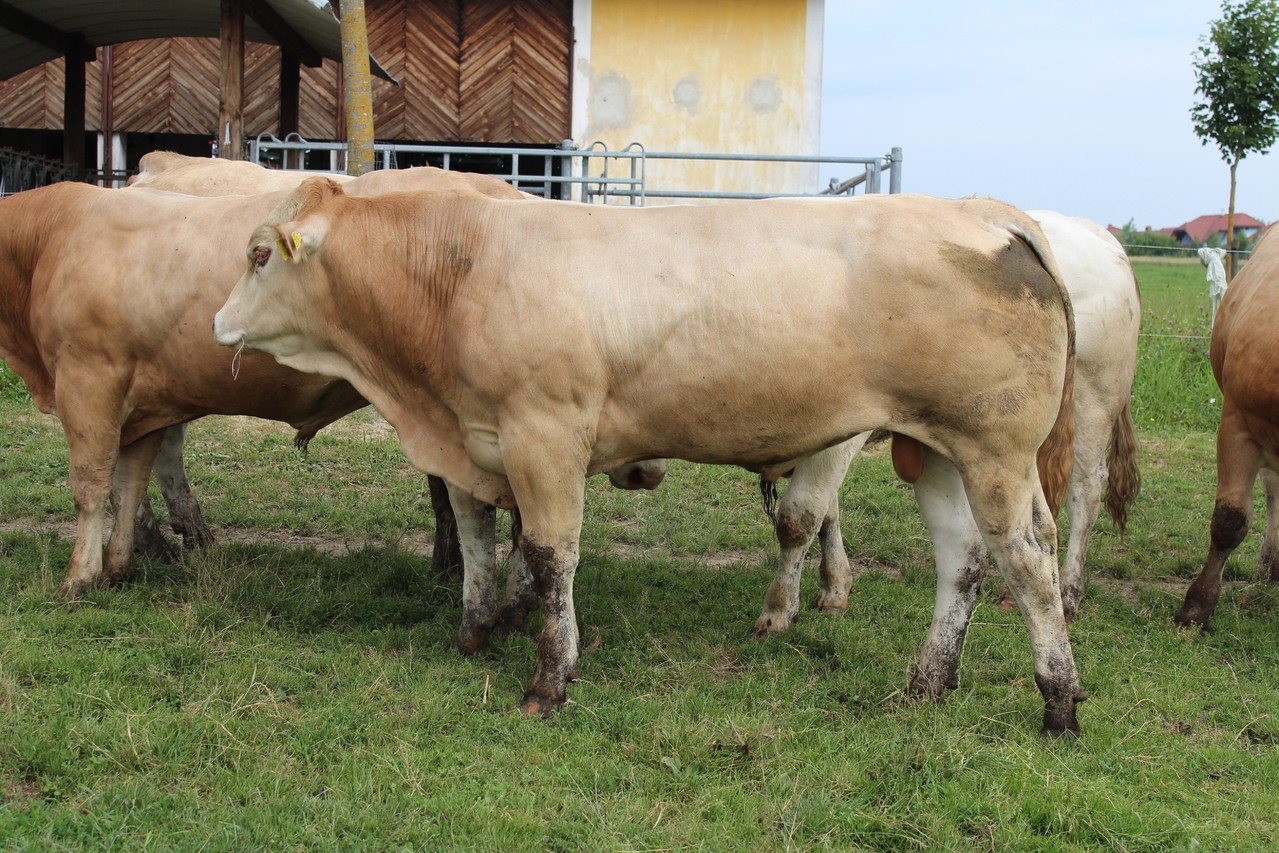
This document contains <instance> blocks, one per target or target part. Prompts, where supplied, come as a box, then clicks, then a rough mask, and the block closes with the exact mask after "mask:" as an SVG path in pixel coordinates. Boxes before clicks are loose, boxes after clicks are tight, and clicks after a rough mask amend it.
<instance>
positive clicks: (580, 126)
mask: <svg viewBox="0 0 1279 853" xmlns="http://www.w3.org/2000/svg"><path fill="white" fill-rule="evenodd" d="M228 2H229V0H223V2H222V6H223V7H224V11H225V6H226V5H227V3H228ZM237 2H244V3H245V4H246V7H245V8H246V12H247V19H248V20H249V23H250V27H249V28H248V30H246V37H247V38H248V44H247V45H246V47H245V60H244V69H245V70H244V84H243V141H244V142H245V145H246V147H245V149H244V152H243V153H245V154H246V155H247V153H248V143H249V142H250V141H256V140H262V142H263V143H264V144H263V146H262V147H261V148H260V149H258V150H257V153H258V155H259V156H261V157H263V158H265V159H268V160H269V159H272V158H275V159H279V158H281V156H282V153H281V152H282V150H283V149H282V148H281V147H279V146H275V147H273V143H275V142H279V141H283V140H286V139H289V140H298V139H299V138H300V139H302V140H306V141H307V142H309V143H315V146H312V147H311V148H310V149H308V150H309V151H310V152H311V153H310V154H309V155H308V156H309V159H308V160H307V165H308V166H309V167H312V168H330V167H335V168H340V164H339V165H338V166H334V164H333V161H332V160H331V159H328V160H326V159H324V158H325V157H326V156H327V155H326V154H325V149H324V148H323V144H324V143H333V144H336V143H339V142H341V141H342V140H343V139H344V138H345V136H346V128H345V126H344V119H343V103H342V99H343V87H342V71H341V64H340V62H339V61H337V60H336V59H335V58H331V57H329V56H322V55H321V56H316V57H314V60H313V62H311V63H307V64H299V62H298V57H297V55H296V54H297V51H296V50H291V49H290V48H289V47H288V46H287V45H286V46H285V47H281V46H280V44H278V43H271V42H273V41H274V42H281V39H279V38H273V37H272V36H271V34H270V33H266V34H265V35H262V34H258V35H256V36H255V34H254V33H255V30H254V28H253V26H252V25H253V22H254V21H256V20H257V18H258V17H264V16H269V15H270V14H271V10H272V8H273V6H274V5H281V4H283V0H237ZM294 2H303V3H305V2H307V0H294ZM310 2H313V3H319V4H320V5H321V6H323V0H310ZM25 5H29V6H32V8H33V9H34V8H36V7H38V6H39V5H40V4H33V3H27V4H25ZM45 5H48V4H45ZM181 5H188V4H181ZM189 5H191V6H197V5H198V6H204V7H208V8H209V9H210V10H212V11H217V4H216V3H210V2H207V0H206V2H203V3H198V2H196V0H192V2H191V3H190V4H189ZM333 5H334V6H336V0H334V3H333ZM22 6H24V3H7V4H5V5H4V6H3V7H0V29H10V30H12V29H14V27H13V25H12V20H11V19H12V16H13V15H14V14H22V12H21V8H20V7H22ZM365 9H366V17H367V25H368V34H369V49H370V53H371V55H372V56H373V57H374V60H375V63H376V65H375V72H376V71H377V70H378V68H380V69H384V71H385V73H384V74H382V75H381V76H376V77H375V79H374V81H373V113H374V115H373V118H374V134H375V137H376V139H377V141H378V142H379V144H381V145H383V146H390V147H391V148H393V149H394V150H395V155H394V165H398V166H407V165H416V164H418V163H423V162H438V160H439V156H438V154H437V153H435V152H430V153H428V152H422V151H415V150H413V149H414V147H415V146H419V147H420V146H445V147H448V148H451V149H458V153H457V154H456V155H454V157H455V158H454V160H453V162H452V163H451V165H452V166H453V167H454V168H472V169H474V170H476V171H495V170H499V167H501V164H497V163H494V162H493V158H494V156H496V155H494V154H492V153H476V154H474V155H473V156H472V157H471V162H470V163H468V162H467V156H466V155H467V149H474V150H476V151H477V152H480V151H482V152H491V151H492V149H494V148H499V149H500V148H509V147H517V148H521V149H530V148H531V149H535V150H537V149H542V150H547V151H551V150H556V149H560V150H563V148H565V147H569V148H576V149H590V148H591V147H592V146H595V150H597V151H598V150H608V151H620V150H622V149H626V148H627V146H632V145H634V147H633V149H632V150H640V151H643V152H653V153H657V152H672V153H678V154H680V155H684V156H683V157H682V159H672V160H667V161H664V162H658V161H660V160H661V158H657V159H656V160H654V161H653V162H651V163H650V165H648V170H649V173H648V178H649V181H650V182H651V183H652V182H656V183H662V185H664V186H668V187H675V188H678V187H681V186H684V187H690V186H696V187H698V188H700V189H703V190H712V191H716V190H718V191H732V190H743V189H748V190H751V191H755V192H812V191H814V190H815V189H816V181H817V166H816V165H815V164H814V163H812V162H798V163H796V162H789V163H769V162H759V161H734V160H710V159H703V158H702V157H701V155H706V154H731V155H742V154H752V155H765V156H781V155H784V156H787V157H792V158H794V157H800V158H811V157H813V156H815V155H818V154H819V150H818V140H819V136H818V134H819V130H820V111H821V95H820V93H821V56H822V25H823V2H822V0H769V2H751V3H741V2H734V0H697V2H691V3H690V2H681V1H680V0H516V2H498V0H366V3H365ZM334 25H336V21H335V22H334ZM85 58H86V59H87V60H89V61H87V62H86V63H85V96H84V128H85V133H86V146H85V151H86V154H85V158H84V159H85V165H86V167H87V171H89V172H91V173H98V174H99V175H102V176H104V177H107V178H110V177H119V175H120V174H121V173H127V172H130V171H133V170H136V167H137V162H138V159H139V158H140V157H141V156H142V155H143V154H145V153H146V152H148V151H152V150H156V149H170V150H176V151H180V152H183V153H187V154H192V155H206V154H209V153H210V150H211V148H212V147H213V146H214V142H215V139H216V133H215V128H216V127H217V125H218V109H219V66H220V45H219V40H218V39H217V38H213V37H183V38H163V39H160V38H144V39H139V40H130V41H123V42H119V43H114V44H107V45H103V46H101V47H99V48H98V49H97V50H91V51H89V52H88V55H86V56H85ZM65 71H66V59H65V58H64V57H57V58H53V59H49V60H48V61H43V62H40V63H39V64H35V65H33V66H32V67H26V68H24V69H22V70H18V71H16V72H13V71H12V66H10V67H9V68H7V69H3V70H0V73H4V74H7V75H10V76H7V79H4V80H3V81H0V149H14V150H17V151H26V152H31V153H32V154H37V155H42V156H45V157H51V158H57V157H59V156H60V154H61V151H62V128H63V126H64V110H63V83H64V79H65ZM294 80H295V82H293V81H294ZM294 86H295V87H296V94H294V89H293V87H294ZM290 134H293V136H290ZM331 147H333V145H330V148H331ZM687 155H693V156H692V157H691V158H690V157H688V156H687ZM458 157H460V158H461V159H460V161H459V160H458V159H456V158H458ZM499 159H500V157H499ZM111 173H117V174H116V175H114V176H113V175H112V174H111Z"/></svg>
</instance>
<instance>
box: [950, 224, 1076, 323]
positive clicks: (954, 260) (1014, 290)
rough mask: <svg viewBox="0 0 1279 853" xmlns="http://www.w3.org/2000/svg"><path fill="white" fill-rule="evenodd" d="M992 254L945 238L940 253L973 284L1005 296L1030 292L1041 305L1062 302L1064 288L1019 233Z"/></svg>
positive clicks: (1022, 296)
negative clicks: (1060, 286) (1062, 288)
mask: <svg viewBox="0 0 1279 853" xmlns="http://www.w3.org/2000/svg"><path fill="white" fill-rule="evenodd" d="M1010 236H1012V239H1010V240H1009V242H1008V243H1007V244H1006V245H1005V246H1004V247H1003V248H1002V249H1000V250H999V251H997V252H996V253H994V254H993V255H988V254H986V253H985V252H981V251H979V250H977V249H974V248H972V247H971V246H962V245H960V244H958V243H951V242H949V241H945V242H943V243H942V244H941V249H940V251H939V254H940V255H941V257H942V260H944V261H946V263H948V264H950V265H951V266H952V267H954V268H955V270H956V271H958V272H959V273H960V274H961V275H963V276H964V277H965V278H967V279H968V280H969V281H971V282H972V283H973V284H975V285H977V286H978V287H980V288H983V289H985V290H987V291H989V292H991V293H994V294H996V295H998V296H1001V297H1003V298H1005V299H1014V300H1019V299H1024V298H1025V297H1027V296H1029V297H1031V298H1032V299H1034V300H1035V301H1036V302H1038V303H1039V304H1040V305H1041V306H1043V307H1047V306H1050V305H1059V304H1061V289H1060V288H1059V287H1058V286H1057V282H1056V281H1054V280H1053V277H1052V276H1051V275H1049V274H1048V270H1046V269H1044V265H1043V264H1042V263H1040V262H1039V256H1038V255H1036V254H1035V250H1034V249H1032V248H1031V247H1030V245H1029V244H1028V243H1027V242H1026V241H1025V240H1023V239H1022V238H1021V237H1019V236H1016V235H1010Z"/></svg>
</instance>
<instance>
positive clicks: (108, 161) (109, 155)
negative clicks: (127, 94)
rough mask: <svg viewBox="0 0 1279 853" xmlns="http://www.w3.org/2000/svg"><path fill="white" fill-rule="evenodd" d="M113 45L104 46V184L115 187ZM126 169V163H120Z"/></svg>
mask: <svg viewBox="0 0 1279 853" xmlns="http://www.w3.org/2000/svg"><path fill="white" fill-rule="evenodd" d="M113 54H114V51H113V50H112V46H111V45H109V44H108V45H106V46H104V47H103V48H102V122H101V124H102V126H101V127H100V128H99V130H101V132H102V175H103V180H102V186H104V187H114V186H115V185H116V184H115V181H114V180H111V178H112V175H111V173H112V172H114V171H115V68H114V67H113V63H112V59H113V58H114V57H113ZM120 168H121V169H124V164H123V163H121V164H120Z"/></svg>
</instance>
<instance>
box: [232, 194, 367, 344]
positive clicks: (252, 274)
mask: <svg viewBox="0 0 1279 853" xmlns="http://www.w3.org/2000/svg"><path fill="white" fill-rule="evenodd" d="M341 195H342V189H341V187H339V186H338V185H337V184H336V183H334V182H333V181H331V180H329V179H328V178H323V177H317V178H310V179H308V180H306V181H304V182H302V184H300V185H299V186H298V188H297V189H296V190H295V191H294V192H292V193H291V194H290V195H289V197H288V198H287V199H286V200H285V201H284V203H283V204H281V205H280V207H279V208H277V209H276V210H275V211H274V212H273V213H272V214H271V216H270V217H268V219H267V221H266V222H264V223H263V224H262V225H260V226H258V227H257V228H256V229H255V230H254V232H253V236H252V237H251V238H250V240H249V244H248V247H247V249H246V252H245V256H246V261H247V267H246V269H245V272H244V274H243V275H242V276H241V277H240V280H239V281H238V282H236V285H235V288H234V289H233V290H232V291H231V295H230V296H229V297H228V298H227V301H226V303H225V304H224V305H223V306H222V308H221V309H220V310H219V311H218V313H217V314H216V315H215V316H214V318H213V334H214V338H215V339H216V340H217V342H218V344H220V345H221V346H225V347H236V348H240V349H248V350H263V351H265V352H269V353H271V354H272V355H274V356H276V357H277V358H283V357H289V356H294V355H297V354H298V353H302V352H305V351H307V350H308V349H310V348H311V347H312V345H313V343H314V342H313V341H312V340H311V338H312V337H313V334H314V329H313V328H312V329H308V328H307V324H305V323H300V322H299V320H300V319H301V318H303V317H305V316H307V315H309V314H312V313H313V309H314V307H315V304H314V303H315V302H316V293H315V286H314V284H315V281H316V280H317V279H319V278H322V277H323V270H322V269H321V268H320V264H319V263H317V262H316V257H317V255H318V254H319V251H320V248H321V247H322V246H323V244H324V240H325V237H326V236H327V235H328V224H329V217H328V215H327V214H326V212H325V210H324V207H325V204H326V203H327V202H329V201H330V200H331V199H333V198H335V197H338V196H341Z"/></svg>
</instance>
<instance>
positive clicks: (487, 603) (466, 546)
mask: <svg viewBox="0 0 1279 853" xmlns="http://www.w3.org/2000/svg"><path fill="white" fill-rule="evenodd" d="M447 485H448V493H449V503H450V504H452V506H453V515H454V518H455V519H456V521H457V533H458V539H459V542H460V544H461V550H462V624H461V626H460V627H459V628H458V631H457V647H458V648H459V649H460V650H461V651H463V652H465V653H467V654H470V653H472V652H477V651H479V650H480V649H483V648H484V647H485V646H487V645H488V641H489V632H490V631H491V630H492V629H493V625H494V624H495V623H496V622H497V590H496V583H497V579H496V575H497V567H496V562H497V557H496V533H495V529H496V526H497V511H496V510H495V509H494V508H493V507H491V506H489V505H488V504H486V503H483V502H482V501H477V500H476V499H475V498H474V497H472V496H471V494H470V493H469V492H467V491H466V490H465V489H462V488H459V487H457V486H455V485H453V484H452V483H449V484H447Z"/></svg>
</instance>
